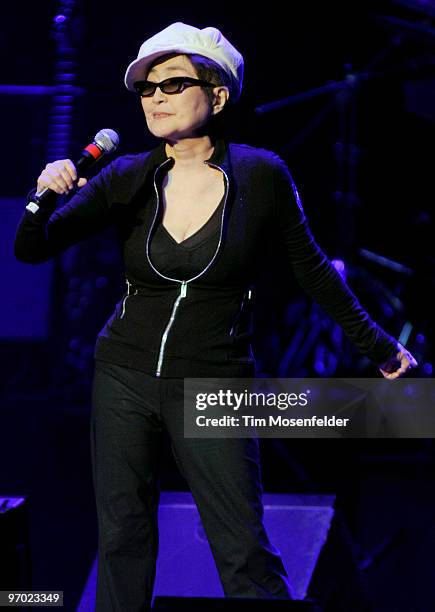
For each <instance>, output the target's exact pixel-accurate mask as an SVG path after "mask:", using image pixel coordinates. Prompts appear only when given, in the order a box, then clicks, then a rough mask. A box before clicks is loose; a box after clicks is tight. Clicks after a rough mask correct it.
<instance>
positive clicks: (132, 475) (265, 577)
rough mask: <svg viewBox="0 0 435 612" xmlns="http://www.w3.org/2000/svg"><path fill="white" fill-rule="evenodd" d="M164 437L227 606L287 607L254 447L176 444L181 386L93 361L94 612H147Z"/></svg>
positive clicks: (250, 443) (249, 443)
mask: <svg viewBox="0 0 435 612" xmlns="http://www.w3.org/2000/svg"><path fill="white" fill-rule="evenodd" d="M164 430H166V431H167V432H168V433H169V438H170V442H171V446H172V450H173V453H174V457H175V460H176V463H177V465H178V467H179V469H180V471H181V473H182V474H183V476H184V477H185V479H186V481H187V482H188V485H189V487H190V490H191V492H192V495H193V498H194V500H195V503H196V505H197V507H198V511H199V514H200V516H201V520H202V523H203V525H204V529H205V531H206V534H207V538H208V541H209V543H210V547H211V550H212V553H213V557H214V559H215V562H216V566H217V569H218V572H219V576H220V580H221V582H222V586H223V589H224V593H225V596H226V597H248V598H279V599H291V595H290V591H289V586H288V583H287V574H286V571H285V569H284V567H283V564H282V561H281V557H280V556H279V553H278V551H277V550H276V549H275V548H274V547H273V546H272V545H271V544H270V542H269V540H268V537H267V535H266V533H265V530H264V527H263V522H262V518H263V506H262V499H261V497H262V484H261V473H260V461H259V449H258V440H256V439H250V438H241V439H235V438H229V439H197V438H185V437H184V416H183V379H179V378H171V379H168V378H166V379H159V378H156V377H153V376H148V375H147V374H144V373H143V372H139V371H137V370H132V369H129V368H124V367H121V366H117V365H111V364H107V363H104V362H100V361H97V362H96V365H95V375H94V383H93V406H92V416H91V451H92V467H93V478H94V487H95V499H96V506H97V517H98V530H99V544H98V581H97V603H96V610H97V612H142V611H147V610H150V606H151V598H152V592H153V585H154V578H155V568H156V558H157V551H158V531H157V510H158V501H159V487H158V479H159V469H158V467H159V455H160V450H161V448H162V435H163V433H164Z"/></svg>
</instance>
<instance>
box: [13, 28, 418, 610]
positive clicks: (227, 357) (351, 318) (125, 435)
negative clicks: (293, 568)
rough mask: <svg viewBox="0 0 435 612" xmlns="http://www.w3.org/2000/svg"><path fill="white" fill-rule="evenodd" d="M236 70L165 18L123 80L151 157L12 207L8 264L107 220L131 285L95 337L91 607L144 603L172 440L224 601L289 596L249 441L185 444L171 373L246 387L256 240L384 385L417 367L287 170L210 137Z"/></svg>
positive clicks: (231, 55)
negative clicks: (375, 313)
mask: <svg viewBox="0 0 435 612" xmlns="http://www.w3.org/2000/svg"><path fill="white" fill-rule="evenodd" d="M242 80H243V58H242V56H241V55H240V53H239V52H238V51H237V50H236V49H235V48H234V47H233V46H232V45H231V44H230V43H229V42H228V40H226V39H225V38H224V37H223V36H222V34H221V33H220V32H219V31H218V30H216V29H215V28H205V29H203V30H199V29H197V28H194V27H192V26H188V25H185V24H183V23H175V24H172V25H170V26H169V27H168V28H166V29H164V30H163V31H161V32H159V33H158V34H156V35H155V36H153V37H152V38H150V39H148V40H147V41H145V42H144V44H143V45H142V46H141V48H140V50H139V54H138V57H137V59H136V60H135V61H134V62H132V63H131V64H130V66H129V67H128V69H127V72H126V77H125V83H126V86H127V88H128V89H130V90H133V91H136V92H138V93H139V94H140V96H141V103H142V108H143V111H144V114H145V119H146V123H147V126H148V128H149V130H150V131H151V133H152V134H154V136H157V137H158V138H160V139H161V141H162V142H161V144H160V145H159V146H158V147H156V148H155V149H154V150H152V151H150V152H147V153H143V154H139V155H126V156H123V157H119V158H118V159H116V160H115V161H114V162H112V163H111V164H109V165H108V166H106V168H104V169H103V170H102V171H101V172H100V174H98V175H97V176H96V177H94V178H93V179H92V180H90V181H89V182H88V183H87V184H86V180H85V179H83V178H80V179H79V180H78V182H77V179H78V177H77V172H76V169H75V168H74V165H73V164H72V162H71V161H70V160H59V161H57V162H54V163H52V164H48V165H47V166H46V168H45V170H44V171H43V172H42V174H41V175H40V177H39V179H38V184H37V189H38V191H39V190H41V189H43V188H45V187H48V188H50V189H51V190H53V191H55V192H56V193H58V194H65V193H68V192H69V191H71V190H72V189H73V188H74V185H77V186H78V187H81V189H80V190H79V191H77V193H75V195H74V196H73V197H72V198H71V200H70V201H69V202H68V203H67V204H66V205H65V206H63V207H61V208H60V209H59V210H57V211H56V212H53V210H54V204H52V205H51V208H50V207H46V208H45V209H40V210H39V211H37V212H36V213H32V212H31V211H28V210H26V211H25V214H24V216H23V219H22V221H21V223H20V226H19V228H18V232H17V237H16V245H15V249H16V256H17V257H18V259H20V260H21V261H29V262H38V261H45V260H47V259H49V258H50V257H53V256H54V255H56V254H57V253H59V252H61V251H62V250H64V249H65V248H66V247H67V246H69V245H71V244H74V243H76V242H78V241H80V240H83V239H84V238H86V237H87V236H89V235H91V234H92V233H95V232H97V231H100V230H101V229H103V228H105V227H107V226H108V225H111V224H112V225H115V226H116V227H117V230H118V235H119V240H120V245H121V249H122V254H123V258H124V263H125V270H126V279H127V291H126V294H125V296H123V299H122V300H121V301H120V302H119V303H118V304H117V306H116V309H115V312H114V313H113V315H112V317H111V318H110V320H109V321H108V322H107V324H106V325H105V327H104V328H103V330H102V331H101V332H100V334H99V337H98V340H97V345H96V350H95V358H96V366H95V376H94V386H93V407H92V421H91V445H92V460H93V475H94V485H95V494H96V503H97V513H98V522H99V573H98V587H97V610H98V611H101V612H103V611H104V612H108V611H110V610H113V611H115V610H116V611H119V612H125V611H126V610H128V611H129V612H134V611H136V610H147V609H149V607H150V602H151V597H152V590H153V583H154V576H155V563H156V555H157V548H158V533H157V507H158V460H159V448H160V443H161V435H162V432H163V431H164V430H166V431H167V432H168V433H169V436H170V440H171V444H172V448H173V452H174V456H175V459H176V461H177V464H178V466H179V468H180V470H181V472H182V473H183V475H184V476H185V478H186V480H187V482H188V484H189V487H190V489H191V491H192V494H193V496H194V499H195V501H196V503H197V506H198V509H199V512H200V515H201V518H202V521H203V524H204V528H205V530H206V533H207V536H208V539H209V542H210V546H211V549H212V552H213V555H214V558H215V561H216V565H217V568H218V571H219V575H220V578H221V581H222V585H223V588H224V592H225V595H226V596H227V597H250V598H280V599H291V591H290V587H289V585H288V582H287V576H286V572H285V569H284V567H283V564H282V561H281V558H280V556H279V554H278V552H277V551H276V549H274V547H273V546H272V545H271V544H270V542H269V540H268V538H267V535H266V533H265V530H264V527H263V523H262V514H263V507H262V502H261V475H260V464H259V456H258V444H257V441H256V440H255V439H234V438H232V439H189V438H184V433H183V379H184V378H185V377H252V376H253V375H254V374H255V362H254V359H253V356H252V353H251V348H250V340H251V336H252V328H251V307H252V294H253V293H252V292H253V284H254V282H255V278H256V271H257V269H258V266H259V264H260V262H261V261H262V259H263V250H264V247H265V244H266V243H267V241H268V240H271V239H272V240H276V239H278V238H280V239H283V240H284V242H285V245H286V249H287V252H288V256H289V259H290V262H291V264H292V266H293V270H294V272H295V275H296V278H297V279H298V281H299V282H300V284H301V285H302V286H303V287H304V289H305V290H306V291H308V292H309V293H310V295H312V296H313V297H314V298H315V299H316V300H317V301H318V302H319V303H320V304H321V305H322V306H323V307H324V308H325V309H326V311H327V312H328V313H330V314H331V315H332V316H333V317H334V318H335V319H336V320H337V321H338V322H339V323H340V324H341V325H342V326H343V328H344V330H345V331H346V333H347V334H348V336H349V337H350V339H351V340H352V341H353V342H354V343H355V344H356V346H357V347H358V348H359V349H360V350H361V351H362V352H363V353H364V354H366V355H367V356H368V357H370V358H371V359H372V360H373V361H374V362H375V363H377V364H382V365H381V366H380V367H381V372H382V374H383V375H384V376H385V377H388V378H397V377H398V376H401V375H402V374H404V373H405V372H406V371H407V370H408V369H409V368H410V367H414V366H415V365H416V362H415V360H414V358H413V357H412V356H411V355H410V354H409V353H408V351H406V349H404V348H403V347H402V346H400V345H399V344H398V343H397V342H396V341H395V340H394V339H393V338H391V337H390V336H388V335H387V334H386V333H385V332H383V331H382V330H381V329H380V328H379V327H378V326H377V325H376V324H375V323H374V322H373V321H372V320H371V319H370V317H369V316H368V314H367V313H366V312H365V311H364V310H363V309H362V308H361V306H360V305H359V303H358V301H357V300H356V298H355V297H354V296H353V294H352V293H351V292H350V290H349V289H348V288H347V286H346V285H345V283H344V281H343V280H342V279H341V277H340V275H339V274H338V273H337V272H336V270H335V268H334V267H333V266H332V265H331V264H330V262H329V261H328V260H327V259H326V257H325V256H324V255H323V253H322V252H321V250H320V249H319V247H318V246H317V245H316V243H315V241H314V239H313V237H312V235H311V233H310V231H309V229H308V226H307V223H306V220H305V216H304V213H303V209H302V206H301V203H300V201H299V197H298V194H297V191H296V188H295V186H294V184H293V181H292V179H291V176H290V174H289V172H288V169H287V168H286V166H285V164H284V163H283V161H282V160H281V159H280V158H279V157H278V156H276V155H275V154H274V153H271V152H270V151H265V150H263V149H256V148H252V147H248V146H245V145H234V144H229V143H227V142H226V141H225V140H223V139H221V138H219V119H220V118H221V117H222V116H223V114H224V113H225V110H226V108H227V106H228V105H229V104H232V103H234V102H235V101H236V100H237V99H238V97H239V95H240V92H241V88H242Z"/></svg>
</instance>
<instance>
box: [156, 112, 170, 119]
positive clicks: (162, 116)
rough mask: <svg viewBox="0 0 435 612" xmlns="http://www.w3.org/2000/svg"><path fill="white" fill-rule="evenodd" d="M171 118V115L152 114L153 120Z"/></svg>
mask: <svg viewBox="0 0 435 612" xmlns="http://www.w3.org/2000/svg"><path fill="white" fill-rule="evenodd" d="M166 117H171V113H153V119H166Z"/></svg>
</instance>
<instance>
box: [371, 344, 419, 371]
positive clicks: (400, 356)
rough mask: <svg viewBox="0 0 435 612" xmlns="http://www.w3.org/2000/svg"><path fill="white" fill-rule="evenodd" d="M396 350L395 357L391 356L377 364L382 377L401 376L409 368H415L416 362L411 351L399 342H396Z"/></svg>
mask: <svg viewBox="0 0 435 612" xmlns="http://www.w3.org/2000/svg"><path fill="white" fill-rule="evenodd" d="M397 348H398V352H397V354H396V356H395V357H392V358H391V359H389V360H388V361H386V362H385V363H383V364H382V365H380V366H379V370H380V371H381V373H382V376H383V377H384V378H389V379H391V380H392V379H394V378H399V377H400V376H403V375H404V374H406V372H408V370H410V369H411V368H416V367H417V366H418V363H417V361H416V359H414V357H413V356H412V355H411V353H410V352H409V351H408V350H407V349H406V348H405V347H404V346H402V345H401V344H400V342H398V343H397Z"/></svg>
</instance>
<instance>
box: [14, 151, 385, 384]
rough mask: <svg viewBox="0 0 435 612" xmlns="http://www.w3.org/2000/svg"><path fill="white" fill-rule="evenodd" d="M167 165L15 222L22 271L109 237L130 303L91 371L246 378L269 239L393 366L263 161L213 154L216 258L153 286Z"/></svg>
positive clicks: (110, 174)
mask: <svg viewBox="0 0 435 612" xmlns="http://www.w3.org/2000/svg"><path fill="white" fill-rule="evenodd" d="M172 163H173V160H172V158H168V157H167V155H166V152H165V146H164V143H162V144H161V145H159V146H158V147H157V148H155V149H153V150H152V151H150V152H146V153H141V154H137V155H125V156H121V157H118V158H117V159H115V160H114V161H113V162H111V163H110V164H108V165H107V166H106V167H105V168H103V170H102V171H101V172H100V173H99V174H98V175H97V176H95V177H94V178H92V179H91V180H90V181H89V182H88V183H87V184H86V185H85V186H84V187H82V188H81V189H80V190H79V191H77V192H76V194H75V195H74V196H73V197H72V198H71V199H70V200H69V201H68V202H67V203H66V204H65V205H64V206H62V207H61V208H59V209H58V210H55V211H54V207H55V204H52V205H51V207H50V206H49V207H48V208H45V209H42V208H41V209H40V210H39V211H37V212H36V213H32V212H30V211H29V210H25V212H24V214H23V217H22V219H21V221H20V224H19V227H18V230H17V234H16V240H15V255H16V257H17V259H18V260H20V261H23V262H29V263H39V262H44V261H47V260H48V259H50V258H52V257H54V256H55V255H57V254H58V253H60V252H62V251H63V250H65V249H66V248H67V247H69V246H71V245H73V244H75V243H77V242H79V241H81V240H84V239H85V238H87V237H89V236H91V235H93V234H95V233H96V232H98V231H101V230H103V229H105V228H107V227H109V226H111V225H115V226H116V228H117V232H118V237H119V244H120V248H121V252H122V257H123V261H124V266H125V272H126V279H127V291H126V294H125V295H124V296H123V297H122V299H121V300H120V301H119V303H118V304H116V307H115V310H114V312H113V314H112V316H111V317H110V318H109V320H108V321H107V323H106V324H105V326H104V327H103V329H102V330H101V331H100V333H99V335H98V338H97V343H96V347H95V358H96V359H100V360H104V361H109V362H112V363H116V364H119V365H124V366H127V367H130V368H134V369H139V370H142V371H144V372H147V373H149V374H152V375H154V376H162V377H204V376H205V377H207V376H209V377H250V376H252V375H254V374H255V361H254V358H253V355H252V351H251V344H250V343H251V339H252V333H253V329H252V317H251V311H252V289H253V286H254V285H255V280H256V273H257V270H258V269H259V264H260V263H261V261H262V260H263V259H264V257H265V252H266V248H265V246H266V245H267V244H268V243H269V241H276V240H278V239H281V240H284V244H285V248H286V252H287V254H288V258H289V260H290V263H291V266H292V269H293V271H294V274H295V277H296V279H297V281H298V282H299V283H300V285H301V286H302V287H303V289H304V290H305V291H306V292H307V293H308V294H309V295H310V296H311V297H313V298H314V299H315V300H316V301H317V302H318V303H319V304H320V305H321V306H322V307H323V308H324V309H325V311H326V312H327V313H328V314H329V315H331V316H332V317H333V318H334V319H335V320H336V321H337V322H338V323H339V324H340V325H341V326H342V327H343V329H344V331H345V333H346V334H347V335H348V337H349V338H350V340H351V341H352V342H353V343H354V344H355V345H356V347H357V348H358V349H359V350H360V351H361V352H362V353H363V354H365V355H366V356H367V357H369V358H370V359H371V360H372V361H374V362H375V363H377V364H381V363H383V362H385V361H386V360H387V359H389V358H390V357H392V356H393V355H395V354H396V352H397V348H396V347H397V343H396V341H395V340H394V339H393V338H392V337H390V336H389V335H388V334H386V333H385V332H384V331H383V330H382V329H381V328H380V327H379V326H378V325H376V323H374V322H373V321H372V320H371V318H370V317H369V315H368V314H367V312H365V310H364V309H363V308H362V307H361V306H360V304H359V303H358V301H357V299H356V298H355V296H354V295H353V293H352V292H351V291H350V290H349V288H348V287H347V285H346V284H345V283H344V281H343V280H342V278H341V276H340V275H339V273H338V272H337V271H336V269H335V268H334V266H333V265H332V264H331V263H330V262H329V260H328V259H327V258H326V257H325V255H324V254H323V252H322V251H321V249H320V248H319V247H318V245H317V244H316V242H315V241H314V239H313V236H312V234H311V232H310V230H309V228H308V225H307V222H306V219H305V215H304V212H303V209H302V206H301V203H300V199H299V195H298V193H297V190H296V188H295V185H294V183H293V180H292V178H291V176H290V173H289V171H288V169H287V166H286V164H285V163H284V162H283V161H282V160H281V159H280V158H279V157H278V156H277V155H276V154H274V153H272V152H270V151H267V150H264V149H258V148H253V147H250V146H247V145H240V144H228V143H226V142H224V141H217V142H216V144H215V148H214V152H213V154H212V156H211V157H210V159H209V160H207V161H205V162H204V163H206V164H209V165H210V166H213V167H215V168H216V169H218V170H220V171H221V172H222V173H223V177H224V182H225V196H224V206H223V208H222V216H221V229H220V237H219V242H218V245H217V248H216V251H215V253H214V255H213V257H212V258H211V259H210V261H209V262H208V264H207V265H206V266H205V268H204V269H203V270H202V271H201V272H200V273H199V274H197V275H196V276H195V277H193V278H186V279H184V280H179V279H171V278H168V277H165V276H164V275H162V274H161V273H160V272H159V270H158V269H157V268H156V267H155V266H154V265H153V262H152V261H151V258H150V237H151V235H152V231H153V229H154V228H155V225H156V223H157V222H158V218H159V215H158V213H159V207H160V202H159V199H160V198H159V187H158V186H159V184H160V181H161V179H162V176H163V175H164V173H166V172H167V171H168V169H169V167H170V166H171V164H172ZM53 211H54V212H53ZM270 265H273V261H272V262H270ZM284 282H286V281H285V279H283V283H284Z"/></svg>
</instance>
